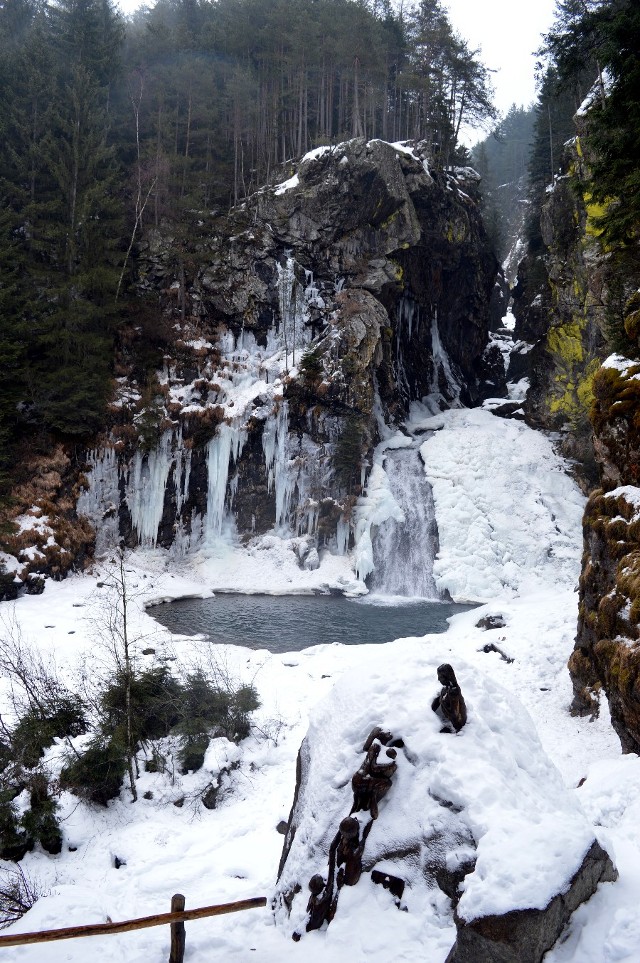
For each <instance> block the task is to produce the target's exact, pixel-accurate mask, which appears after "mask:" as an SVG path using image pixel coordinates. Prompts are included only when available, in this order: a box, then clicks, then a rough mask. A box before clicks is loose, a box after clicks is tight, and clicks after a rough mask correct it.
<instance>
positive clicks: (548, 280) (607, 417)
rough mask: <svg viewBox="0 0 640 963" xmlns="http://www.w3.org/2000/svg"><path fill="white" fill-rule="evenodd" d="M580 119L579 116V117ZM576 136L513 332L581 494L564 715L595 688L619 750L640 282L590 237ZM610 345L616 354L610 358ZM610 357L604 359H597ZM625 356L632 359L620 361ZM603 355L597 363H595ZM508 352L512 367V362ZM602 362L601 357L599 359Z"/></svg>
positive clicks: (639, 500) (632, 591) (526, 265)
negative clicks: (569, 690)
mask: <svg viewBox="0 0 640 963" xmlns="http://www.w3.org/2000/svg"><path fill="white" fill-rule="evenodd" d="M579 121H580V122H581V123H582V124H583V125H584V124H585V123H586V120H585V118H579ZM587 163H588V158H585V155H584V153H583V146H582V142H581V138H580V137H579V136H578V137H577V138H576V139H575V141H574V142H572V143H571V144H569V145H567V150H566V158H565V169H566V173H565V174H564V175H563V176H561V177H559V178H557V179H556V181H555V183H554V185H553V187H552V188H549V189H548V191H547V197H546V202H545V204H544V205H543V207H542V211H541V236H542V241H543V244H544V247H543V249H542V250H541V251H537V252H536V251H533V252H532V251H530V253H529V254H528V255H527V257H526V258H525V260H524V261H523V262H522V264H521V265H520V272H519V279H518V285H517V287H516V289H515V292H514V294H515V305H514V313H515V314H516V319H517V325H516V337H519V338H520V339H521V342H520V343H521V345H522V346H524V348H525V351H524V354H525V358H526V363H527V364H528V374H529V377H530V389H529V391H528V393H527V400H526V404H525V410H526V415H527V418H528V420H529V422H530V423H531V424H532V425H534V426H537V427H541V428H544V429H547V430H553V431H557V432H559V433H560V435H559V437H560V439H561V445H562V447H563V450H564V452H565V454H567V455H569V456H570V457H573V458H575V459H576V460H577V462H578V463H579V466H580V467H579V474H580V477H581V479H582V482H583V486H584V488H585V490H587V491H590V492H591V495H590V498H589V502H588V504H587V508H586V511H585V515H584V520H583V532H584V554H583V562H582V574H581V578H580V588H579V591H580V597H579V618H578V626H577V636H576V644H575V649H574V652H573V654H572V656H571V658H570V660H569V670H570V672H571V676H572V681H573V687H574V700H573V705H572V709H573V711H574V712H577V713H582V714H589V713H597V712H598V707H599V699H600V696H601V694H602V693H604V694H605V695H606V697H607V699H608V702H609V708H610V710H611V717H612V722H613V725H614V727H615V729H616V732H617V733H618V735H619V737H620V740H621V743H622V747H623V750H624V751H635V752H638V751H640V648H639V645H640V643H639V640H640V629H639V623H640V561H639V560H640V540H639V539H640V514H639V512H640V488H638V485H639V483H640V467H639V466H640V438H639V436H638V425H639V424H640V420H639V415H638V412H639V411H640V404H639V403H640V393H639V390H638V387H637V385H638V375H639V374H640V365H639V364H638V363H637V362H636V361H634V360H633V359H634V358H635V357H637V347H638V330H639V328H640V310H639V308H640V295H639V294H638V293H636V289H637V285H638V283H639V282H640V277H638V274H637V269H636V270H635V273H634V270H629V263H630V261H629V259H628V258H625V259H624V261H621V259H620V258H618V257H616V256H615V252H611V251H608V250H605V249H603V246H602V244H601V243H600V242H599V227H598V220H597V218H598V215H599V214H600V213H602V211H601V209H598V208H597V207H596V206H595V205H593V204H592V202H591V198H590V195H589V193H588V192H586V191H585V189H584V187H583V188H582V189H581V183H584V175H585V172H586V170H587V167H586V165H587ZM616 344H619V345H620V346H621V347H622V349H623V350H624V351H625V355H621V354H613V355H611V351H612V347H613V346H614V345H616ZM607 355H609V357H608V358H606V356H607ZM626 355H630V356H631V357H627V356H626ZM605 359H606V360H605ZM521 361H522V358H519V357H518V356H517V355H516V356H515V358H514V361H513V362H512V363H515V362H517V363H521ZM603 362H604V363H603Z"/></svg>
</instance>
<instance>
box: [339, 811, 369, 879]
mask: <svg viewBox="0 0 640 963" xmlns="http://www.w3.org/2000/svg"><path fill="white" fill-rule="evenodd" d="M372 826H373V820H370V822H369V823H368V824H367V825H366V826H365V828H364V831H363V833H362V838H360V823H359V822H358V820H357V819H356V818H355V816H345V818H344V819H343V820H342V822H341V823H340V828H339V829H338V832H337V833H336V835H335V837H334V840H333V842H332V843H331V847H330V849H329V875H330V876H331V875H332V871H333V866H334V865H335V866H337V867H338V877H337V880H336V882H337V886H338V889H342V887H343V886H355V885H356V883H357V882H358V880H359V879H360V877H361V876H362V857H363V855H364V847H365V843H366V841H367V836H368V835H369V831H370V829H371V827H372Z"/></svg>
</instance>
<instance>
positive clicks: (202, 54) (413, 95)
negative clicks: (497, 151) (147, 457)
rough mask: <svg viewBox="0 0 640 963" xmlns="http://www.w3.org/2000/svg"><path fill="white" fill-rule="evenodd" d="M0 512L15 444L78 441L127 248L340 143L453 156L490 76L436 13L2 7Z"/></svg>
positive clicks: (488, 113)
mask: <svg viewBox="0 0 640 963" xmlns="http://www.w3.org/2000/svg"><path fill="white" fill-rule="evenodd" d="M0 42H1V44H2V51H3V57H2V62H1V63H0V135H1V136H2V143H3V151H2V153H1V155H0V259H1V260H2V265H3V271H2V277H1V280H0V358H1V359H2V366H3V379H2V384H1V385H0V497H2V495H3V493H6V491H7V490H8V488H9V486H10V483H11V481H12V480H13V481H15V471H14V468H15V463H16V461H17V460H18V459H17V450H18V449H17V442H18V439H22V438H25V437H27V438H30V437H43V438H47V437H49V438H51V436H53V438H54V439H56V440H63V441H67V442H72V443H73V442H75V441H77V440H81V441H84V442H86V441H87V440H88V439H89V437H90V436H91V435H92V434H93V433H95V432H97V431H98V430H99V429H100V428H101V427H102V426H103V425H104V422H105V410H106V405H107V402H108V400H109V397H110V392H111V391H112V376H113V352H114V338H115V336H116V334H117V330H118V327H119V325H120V324H121V323H122V322H123V320H126V319H127V318H131V317H132V315H133V314H135V308H134V307H133V302H134V299H133V298H131V300H130V301H129V303H128V299H129V293H128V287H127V285H128V282H129V280H130V278H131V269H132V267H133V266H134V262H135V253H136V251H135V241H136V239H137V238H138V237H139V236H140V235H141V233H142V232H143V231H144V230H145V229H146V228H147V227H149V226H151V225H153V224H155V225H160V223H161V222H162V221H163V220H164V221H166V220H167V219H169V220H170V221H171V223H172V236H173V237H174V239H175V240H174V247H175V257H176V260H177V262H179V261H180V258H181V257H182V256H183V255H182V251H181V241H180V238H181V236H182V235H181V231H182V230H183V228H182V226H181V225H182V222H183V219H184V214H185V211H187V210H201V209H205V210H210V209H211V208H212V207H220V206H222V205H228V204H229V203H230V202H236V201H238V200H240V199H241V198H242V197H244V196H245V195H246V194H248V193H250V192H251V191H253V190H254V189H255V188H256V187H257V186H259V185H260V184H262V183H264V181H265V180H267V179H269V178H270V177H272V176H273V174H274V172H275V170H276V168H279V167H280V165H282V164H283V163H284V162H287V161H289V160H290V159H291V158H292V157H295V156H299V155H301V154H303V153H304V152H305V151H307V150H309V149H310V148H312V147H315V146H317V145H319V144H329V143H336V142H338V141H340V140H344V139H347V138H350V137H353V136H363V137H382V138H384V139H387V140H391V141H395V140H400V139H404V138H418V139H424V140H426V141H427V142H428V143H429V144H430V145H431V153H432V163H433V164H434V165H437V164H440V165H443V166H447V165H449V164H451V163H454V162H456V160H457V159H458V158H459V157H460V156H462V155H461V153H460V149H459V147H458V136H459V132H460V130H461V128H462V127H464V126H468V125H469V124H474V123H478V124H482V123H485V122H488V121H490V120H491V118H492V117H493V116H494V114H493V107H492V105H491V84H490V75H489V73H488V71H487V70H486V68H484V67H483V66H482V64H481V62H480V60H479V57H478V53H477V51H473V50H470V49H469V47H468V45H467V44H466V43H465V42H464V41H463V40H462V39H461V38H460V37H458V36H457V35H456V34H455V32H454V31H453V29H452V27H451V25H450V23H449V20H448V17H447V13H446V10H445V8H444V6H443V5H442V4H441V2H440V0H420V2H419V3H417V4H416V6H415V8H414V9H412V11H411V12H410V13H408V14H405V13H404V12H403V11H402V9H401V10H396V9H394V8H393V7H392V5H391V4H390V3H389V2H388V0H357V2H356V0H274V2H271V0H269V2H267V0H216V2H213V0H157V2H156V3H155V4H153V5H150V6H149V7H142V8H140V10H139V11H138V12H137V13H136V14H135V16H133V17H132V18H130V19H129V20H128V21H125V20H124V19H123V18H122V16H121V14H120V13H119V12H118V9H117V7H116V5H115V0H50V2H45V0H10V2H5V3H0Z"/></svg>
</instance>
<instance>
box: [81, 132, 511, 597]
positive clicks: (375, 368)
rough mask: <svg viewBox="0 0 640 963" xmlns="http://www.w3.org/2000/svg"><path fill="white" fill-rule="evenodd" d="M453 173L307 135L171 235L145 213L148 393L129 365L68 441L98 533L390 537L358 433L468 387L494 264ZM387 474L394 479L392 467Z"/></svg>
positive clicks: (138, 538)
mask: <svg viewBox="0 0 640 963" xmlns="http://www.w3.org/2000/svg"><path fill="white" fill-rule="evenodd" d="M462 187H464V190H463V189H461V185H460V184H458V182H457V181H456V180H455V179H453V178H452V177H451V176H449V175H444V174H437V173H433V172H430V171H429V169H428V164H427V163H426V157H425V155H424V152H423V151H422V148H421V146H420V145H406V144H405V145H391V144H385V143H383V142H381V141H373V142H369V143H367V142H365V141H362V140H358V141H351V142H349V143H346V144H342V145H339V146H338V147H335V148H330V149H329V148H327V149H322V150H317V151H314V152H312V153H311V154H310V155H308V156H307V157H306V158H304V159H303V160H302V161H301V163H300V164H299V166H298V170H297V172H296V176H295V177H293V178H291V179H290V180H288V181H286V182H285V183H284V184H281V185H280V186H279V187H277V188H275V189H273V188H266V189H264V190H262V191H261V192H259V193H258V194H256V195H255V196H254V197H252V198H250V199H249V200H248V201H247V202H246V203H245V204H244V205H243V206H242V207H241V208H239V209H237V210H235V211H232V212H231V213H230V214H229V215H226V216H223V217H217V218H216V217H214V216H208V215H205V214H203V213H202V212H199V213H198V215H197V217H196V216H195V214H194V219H193V224H191V225H190V227H191V234H190V235H189V232H188V231H187V232H186V233H187V236H190V240H189V241H188V242H187V250H185V248H184V246H183V247H181V248H180V249H179V251H176V249H175V246H174V243H173V239H172V238H171V237H169V236H168V234H163V233H162V231H158V230H155V229H154V230H152V231H150V232H149V233H148V235H147V237H146V238H145V240H144V242H143V243H142V245H141V250H140V256H139V259H138V270H139V279H138V285H139V288H140V291H141V293H142V294H143V295H144V296H145V298H146V299H147V302H149V301H152V300H153V299H154V298H155V299H156V301H157V303H158V311H159V314H160V317H161V319H162V324H163V325H164V329H163V330H164V331H165V332H168V333H166V334H165V342H164V343H163V363H162V368H161V369H159V370H158V372H157V384H155V394H154V392H153V391H151V389H150V383H147V384H146V385H145V384H136V383H135V370H136V369H135V366H134V364H133V363H131V375H130V377H123V376H121V377H120V378H119V380H118V385H119V387H118V394H117V397H116V398H115V399H114V405H113V420H114V424H113V427H112V429H111V431H110V432H109V433H106V434H105V436H104V440H103V443H102V445H101V446H100V447H99V448H98V449H96V450H95V451H92V452H90V453H89V454H88V455H87V458H86V462H85V465H84V476H85V479H86V482H85V489H84V491H83V492H82V494H81V496H80V498H79V501H78V511H79V512H80V513H82V514H84V515H86V516H88V517H89V518H90V520H91V521H92V523H93V524H94V526H95V527H96V530H97V532H98V540H97V549H98V551H101V550H104V548H105V547H106V546H107V545H108V544H109V543H110V542H112V541H113V540H114V539H115V538H118V537H119V538H124V539H125V541H126V543H127V544H128V545H130V546H135V545H142V546H145V547H149V548H155V547H158V546H159V547H163V548H166V549H170V550H171V551H173V552H175V553H178V554H179V553H185V552H189V551H194V550H198V551H203V550H204V551H214V550H215V546H216V544H218V543H219V541H220V540H226V541H229V540H230V539H242V540H244V541H247V540H249V539H251V538H252V537H254V536H255V537H258V536H262V535H264V534H265V533H272V534H275V535H279V536H281V537H288V538H293V539H303V540H305V545H306V548H305V550H304V552H303V555H304V557H305V558H306V557H307V556H308V557H310V558H313V559H314V560H315V558H317V552H318V551H320V550H322V549H323V548H327V549H330V550H331V551H334V552H338V553H345V552H347V551H348V550H349V549H350V548H351V547H352V546H353V545H354V542H355V543H357V542H358V539H361V538H363V539H364V542H363V544H362V545H361V546H360V549H359V551H360V555H361V556H362V558H364V557H365V556H366V557H367V559H368V568H369V570H371V567H372V565H375V563H372V561H371V559H372V555H371V551H370V549H369V542H367V540H368V539H369V540H370V539H371V536H372V535H373V537H374V538H387V537H391V536H389V534H388V533H387V534H384V533H383V532H382V530H381V531H380V532H379V533H378V535H377V536H376V522H375V520H374V517H375V514H376V513H375V511H374V512H373V513H372V512H371V511H370V509H371V506H372V504H373V502H372V499H373V501H375V498H376V497H377V496H376V495H375V492H376V488H375V485H376V479H378V480H379V475H380V472H382V473H383V474H384V472H385V467H384V465H383V464H378V465H377V467H376V469H375V471H373V468H372V469H371V471H370V470H369V467H368V466H372V465H373V456H374V451H375V450H377V449H376V446H378V445H379V443H380V441H381V439H382V438H383V437H384V436H385V434H386V433H390V434H393V433H394V432H395V430H396V426H397V425H398V424H399V423H400V422H401V421H402V420H403V419H404V418H405V417H406V415H407V412H408V409H409V405H410V404H411V402H413V401H415V400H420V399H424V398H427V399H428V403H429V404H430V405H431V408H432V410H433V411H434V412H435V411H439V410H441V409H442V408H444V407H448V406H451V405H459V404H462V403H466V404H468V403H472V402H473V401H474V400H475V399H477V398H479V397H480V396H481V393H482V388H481V379H482V353H483V350H484V347H485V344H486V341H487V330H488V323H489V302H490V297H491V291H492V287H493V280H494V275H495V270H496V264H495V260H494V259H493V257H492V255H491V254H490V251H489V247H488V245H487V243H486V238H485V236H484V232H483V229H482V224H481V220H480V216H479V213H478V207H477V204H476V203H475V201H474V200H473V199H472V198H471V197H470V196H469V190H470V188H469V187H468V185H466V184H464V185H462ZM131 337H132V340H135V338H136V337H138V335H137V334H136V333H135V332H133V333H132V336H131ZM126 363H128V362H127V359H126V358H125V359H124V360H123V362H122V364H123V365H126ZM152 387H154V386H153V385H152ZM414 455H415V456H416V458H417V454H416V453H415V452H414ZM394 459H395V455H391V456H390V457H389V461H388V464H389V466H391V465H392V464H393V463H394ZM401 463H402V464H404V463H403V462H402V460H400V462H399V464H401ZM392 474H393V476H394V479H395V481H394V482H393V484H394V485H396V487H399V488H402V487H403V485H405V479H404V474H405V472H404V468H402V467H398V469H397V470H396V471H395V472H392ZM414 481H415V483H416V484H417V476H416V478H415V479H414ZM410 484H412V483H411V482H409V480H406V485H410ZM424 484H426V483H424ZM425 491H426V489H425V490H424V491H423V490H422V489H421V490H420V493H418V492H417V490H413V491H412V492H411V493H410V494H408V495H407V496H406V497H407V498H408V499H409V501H413V502H414V503H416V502H419V503H420V511H422V509H423V507H424V511H425V512H426V515H424V514H420V512H419V513H418V515H416V516H415V517H414V516H413V515H412V517H411V519H410V521H409V522H408V523H407V524H409V526H410V527H411V528H412V530H413V531H415V532H416V533H418V530H419V529H422V528H423V527H424V528H426V530H427V533H428V531H429V529H430V527H431V528H432V516H431V515H430V513H429V508H428V504H426V505H425V506H423V504H422V503H423V501H424V500H425V499H426V498H427V494H425V493H424V492H425ZM398 497H401V496H400V494H398ZM363 504H364V505H365V507H364V508H363ZM412 511H413V509H412ZM398 513H399V516H400V515H402V514H403V510H402V509H399V510H398ZM365 516H366V518H367V519H368V521H367V522H366V523H365V522H363V518H365ZM425 519H426V520H425ZM395 524H396V525H397V526H398V525H400V526H401V525H402V524H405V523H402V522H401V521H400V518H399V517H398V519H396V523H395ZM399 531H400V530H399V529H397V531H396V535H397V536H398V537H399V538H400V539H402V537H403V536H402V535H401V534H399ZM405 534H406V533H405ZM418 534H419V537H418V538H417V540H416V542H415V544H416V545H420V546H421V547H420V548H419V549H417V551H419V552H420V553H427V554H428V553H432V551H433V548H432V547H427V545H426V543H425V541H424V539H423V538H422V532H419V533H418ZM428 541H429V536H428V534H427V542H428ZM365 543H366V544H365ZM387 549H389V551H393V549H392V547H389V546H387V547H386V548H385V550H384V552H382V553H380V552H378V555H379V557H380V558H381V557H382V554H384V553H385V552H386V551H387ZM418 567H419V566H416V568H418ZM427 567H428V566H427ZM365 568H367V564H364V567H363V573H364V574H366V572H364V569H365ZM415 587H416V586H415V585H414V586H413V588H415ZM410 588H411V587H410ZM411 590H413V589H411ZM425 593H426V594H430V593H431V588H430V586H429V585H427V584H426V583H424V584H421V585H420V588H419V594H425Z"/></svg>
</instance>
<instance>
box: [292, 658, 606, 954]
mask: <svg viewBox="0 0 640 963" xmlns="http://www.w3.org/2000/svg"><path fill="white" fill-rule="evenodd" d="M385 649H386V651H384V652H380V653H379V654H378V653H376V654H375V655H372V656H371V657H370V658H369V660H368V662H367V665H366V666H360V667H359V668H358V669H357V670H352V671H351V672H349V673H347V674H345V676H343V677H342V678H341V679H340V681H339V682H338V683H337V684H336V685H335V686H334V688H333V690H332V691H331V693H330V694H329V695H328V697H327V698H326V699H325V700H324V701H323V702H322V703H320V705H318V706H317V707H316V709H315V710H314V712H313V714H312V717H311V720H310V726H309V731H308V734H307V737H306V738H305V740H304V742H303V744H302V747H301V750H300V754H299V758H298V768H297V784H296V788H295V794H294V802H293V807H292V810H291V815H290V818H289V821H288V828H287V835H286V838H285V842H284V847H283V852H282V858H281V861H280V867H279V873H278V882H277V885H276V890H275V893H274V897H273V908H274V913H275V919H276V924H277V925H278V926H280V927H282V928H283V929H284V930H285V931H288V932H289V933H294V934H295V935H296V938H298V937H299V938H301V939H303V940H304V939H305V931H306V923H307V922H308V914H307V901H308V883H309V880H310V879H311V878H312V877H316V878H317V877H318V876H322V879H323V880H324V879H325V878H326V877H327V863H328V861H329V862H330V851H331V846H332V840H334V839H335V833H336V829H337V827H338V826H339V825H340V823H341V820H343V819H344V818H345V816H347V815H348V814H349V813H350V811H352V810H353V811H352V817H357V818H358V821H359V824H360V831H361V836H362V839H363V840H364V849H363V853H362V876H361V877H360V878H359V879H358V880H357V881H356V882H355V883H354V884H353V885H354V886H356V887H357V888H358V895H357V898H351V896H350V895H347V896H345V895H344V893H343V891H342V890H338V891H337V902H336V903H335V906H334V913H333V916H334V917H335V920H336V921H337V920H338V919H339V918H340V912H341V901H342V900H343V899H344V900H347V901H348V902H347V905H348V907H349V919H350V922H351V924H352V925H353V926H355V927H357V926H358V925H360V922H359V919H358V916H357V914H358V913H362V920H368V921H369V922H368V925H370V920H371V918H372V917H373V916H374V914H375V913H376V912H379V910H380V907H379V905H378V904H377V903H376V901H375V897H374V896H372V895H371V894H372V889H373V887H371V886H370V879H371V881H373V882H375V881H376V880H379V879H380V878H381V877H383V878H386V879H388V880H389V881H392V882H393V885H394V888H395V890H396V893H397V894H400V895H399V896H397V897H396V899H397V902H396V905H397V906H398V907H399V908H400V909H404V910H405V911H406V913H407V920H408V921H409V922H408V924H407V925H409V926H412V927H415V926H416V925H418V924H417V921H416V920H415V919H413V920H412V914H414V913H415V914H417V915H418V918H419V917H420V915H421V914H424V913H425V907H428V906H431V907H435V906H436V905H437V906H438V907H439V910H438V914H439V925H440V926H444V925H445V916H446V913H447V910H446V909H445V907H448V912H449V914H450V915H449V920H450V926H451V942H452V944H453V945H452V949H451V952H450V954H449V956H448V961H449V963H541V961H542V958H543V956H544V954H545V953H546V952H547V950H549V949H550V948H551V946H552V945H553V944H554V943H555V941H556V940H557V938H558V937H559V935H560V933H561V932H562V930H563V929H564V927H565V926H566V924H567V922H568V920H569V917H570V916H571V913H572V912H573V911H574V910H575V909H576V907H577V906H578V905H580V903H583V902H585V901H586V900H587V899H589V897H590V896H591V895H592V894H593V893H594V892H595V890H596V888H597V886H598V884H599V883H601V882H605V881H610V880H614V879H615V878H616V875H617V874H616V871H615V869H614V867H613V865H612V863H611V861H610V859H609V857H608V856H607V854H606V852H605V851H604V850H603V849H602V848H601V846H600V845H599V844H598V842H597V841H596V840H595V839H594V838H593V832H592V829H591V827H590V826H589V824H588V822H587V820H586V818H585V816H584V814H583V813H582V811H581V809H580V808H579V805H578V802H577V799H576V797H575V794H574V793H573V792H572V791H571V790H569V789H567V788H566V787H565V786H564V784H563V783H562V780H561V778H560V776H559V774H558V772H557V770H556V769H555V768H554V767H553V766H552V765H551V763H550V762H549V760H548V759H547V758H546V757H545V754H544V752H543V750H542V747H541V746H540V743H539V741H538V738H537V736H536V734H535V731H534V729H533V725H532V723H531V720H530V718H529V717H528V715H527V713H526V712H525V711H524V710H523V709H522V707H521V706H520V704H519V703H518V702H517V700H516V699H514V697H513V696H510V695H508V694H507V693H506V692H505V691H504V690H502V689H501V687H500V686H498V685H496V684H495V683H494V682H493V681H492V680H490V679H489V678H487V677H478V673H477V672H475V671H474V670H472V669H471V668H470V667H469V666H465V665H464V664H460V663H456V665H455V671H456V675H457V678H458V681H459V683H460V686H461V688H462V691H463V693H464V698H465V702H466V708H467V721H466V724H465V725H464V727H463V728H462V729H461V730H460V732H458V733H457V734H454V733H452V732H450V731H446V730H444V729H443V726H442V721H441V719H440V718H439V717H438V715H437V714H436V712H434V711H432V708H431V707H432V701H433V697H434V696H436V695H437V694H438V691H439V685H438V681H437V676H436V673H437V669H438V662H439V659H438V653H434V654H433V655H432V656H429V655H427V654H425V650H424V648H420V647H419V643H417V642H416V641H415V640H409V639H406V640H399V641H397V642H394V643H391V645H390V647H385ZM374 726H380V727H381V728H382V730H385V732H384V740H385V745H393V746H397V749H396V750H394V751H395V755H394V757H393V758H394V772H393V776H392V781H391V786H390V787H389V788H387V789H386V791H385V793H384V796H383V798H382V799H381V801H380V804H379V810H377V811H376V818H375V819H373V820H371V819H370V817H369V814H368V813H363V812H360V811H358V810H357V807H355V806H354V784H353V782H352V775H353V773H354V772H356V771H357V769H358V766H359V765H361V763H362V757H363V743H364V740H365V738H366V735H367V733H368V732H370V731H371V729H372V728H373V727H374ZM378 731H379V730H378ZM381 757H382V750H381V754H380V757H379V758H381ZM345 885H347V886H348V885H350V884H345ZM389 890H390V893H391V892H392V890H391V882H390V884H389ZM443 894H444V895H443ZM390 898H391V897H390ZM332 919H333V917H332ZM335 925H336V924H335V923H334V922H330V924H329V928H328V930H327V933H326V939H327V944H330V942H331V939H332V928H333V927H334V926H335ZM311 928H315V926H314V927H311ZM340 938H343V935H341V937H340Z"/></svg>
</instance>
